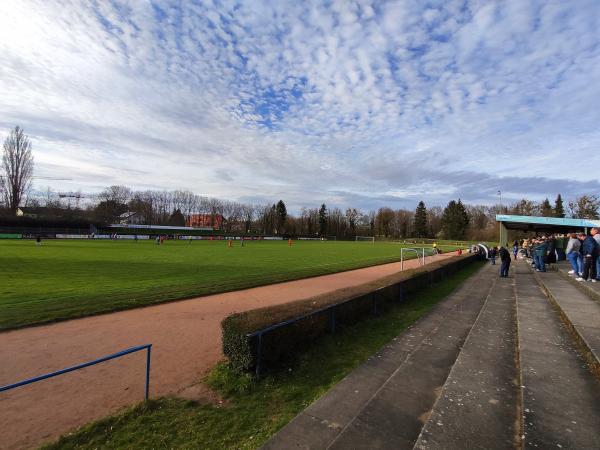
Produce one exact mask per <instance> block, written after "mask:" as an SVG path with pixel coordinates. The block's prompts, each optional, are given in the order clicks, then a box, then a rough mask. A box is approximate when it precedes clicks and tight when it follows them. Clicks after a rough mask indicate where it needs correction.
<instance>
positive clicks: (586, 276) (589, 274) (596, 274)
mask: <svg viewBox="0 0 600 450" xmlns="http://www.w3.org/2000/svg"><path fill="white" fill-rule="evenodd" d="M599 251H600V229H598V228H592V231H591V233H590V234H588V235H586V234H585V233H581V232H580V233H572V234H571V235H569V242H568V243H567V248H566V250H565V253H566V255H567V260H568V261H569V263H570V264H571V270H570V271H569V275H573V276H576V277H577V278H575V279H576V280H577V281H590V282H592V283H596V282H597V280H599V279H600V258H599V257H598V256H599V255H598V254H599Z"/></svg>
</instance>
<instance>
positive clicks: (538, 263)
mask: <svg viewBox="0 0 600 450" xmlns="http://www.w3.org/2000/svg"><path fill="white" fill-rule="evenodd" d="M547 251H548V244H547V243H546V239H544V238H542V239H540V243H539V244H538V245H536V246H535V247H534V249H533V259H534V261H535V270H536V271H537V272H545V271H546V252H547Z"/></svg>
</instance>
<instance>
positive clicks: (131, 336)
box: [0, 253, 454, 449]
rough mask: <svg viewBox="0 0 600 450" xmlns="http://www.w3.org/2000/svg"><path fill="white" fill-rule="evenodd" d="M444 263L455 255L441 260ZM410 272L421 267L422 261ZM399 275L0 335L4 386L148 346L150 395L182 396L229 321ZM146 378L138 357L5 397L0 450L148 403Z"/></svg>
mask: <svg viewBox="0 0 600 450" xmlns="http://www.w3.org/2000/svg"><path fill="white" fill-rule="evenodd" d="M453 254H454V253H452V255H453ZM445 256H451V254H448V255H441V256H437V257H436V258H440V257H445ZM431 258H433V257H429V258H427V259H429V260H431ZM405 267H406V268H407V269H408V268H414V267H416V260H410V261H407V262H405ZM399 270H400V263H392V264H384V265H380V266H373V267H367V268H364V269H357V270H352V271H348V272H341V273H337V274H331V275H324V276H320V277H314V278H307V279H303V280H297V281H290V282H285V283H279V284H275V285H269V286H262V287H257V288H252V289H245V290H242V291H236V292H229V293H224V294H216V295H210V296H206V297H198V298H195V299H189V300H181V301H177V302H171V303H164V304H161V305H156V306H149V307H144V308H139V309H132V310H128V311H121V312H115V313H110V314H104V315H100V316H93V317H87V318H82V319H74V320H69V321H66V322H59V323H55V324H51V325H44V326H39V327H31V328H25V329H21V330H15V331H8V332H4V333H0V385H5V384H9V383H14V382H16V381H19V380H22V379H25V378H29V377H32V376H36V375H40V374H42V373H46V372H49V371H54V370H58V369H62V368H64V367H68V366H71V365H75V364H78V363H81V362H84V361H88V360H91V359H94V358H97V357H100V356H104V355H106V354H109V353H114V352H116V351H119V350H122V349H125V348H127V347H131V346H135V345H141V344H147V343H151V344H153V348H152V368H151V380H150V395H151V396H152V397H158V396H162V395H167V394H176V393H178V392H181V391H182V390H184V389H186V388H188V387H190V386H191V385H194V384H196V383H198V381H199V380H200V379H201V377H202V376H203V374H205V373H206V372H207V371H208V370H209V369H210V368H211V367H212V366H214V364H216V363H217V362H218V361H219V360H220V359H221V358H222V357H223V354H222V352H221V329H220V324H221V321H222V320H223V319H224V318H225V317H226V316H228V315H229V314H232V313H234V312H240V311H245V310H249V309H254V308H258V307H263V306H268V305H275V304H280V303H287V302H290V301H293V300H299V299H302V298H307V297H311V296H313V295H318V294H322V293H325V292H331V291H334V290H337V289H340V288H343V287H348V286H355V285H358V284H362V283H366V282H369V281H372V280H375V279H377V278H381V277H384V276H387V275H390V274H392V273H395V272H398V271H399ZM144 376H145V353H143V352H140V353H136V354H132V355H128V356H126V357H123V358H119V359H117V360H113V361H109V362H106V363H102V364H99V365H96V366H92V367H89V368H86V369H83V370H80V371H76V372H71V373H69V374H66V375H62V376H59V377H56V378H53V379H49V380H44V381H41V382H38V383H35V384H32V385H28V386H24V387H20V388H17V389H14V390H12V391H9V392H4V393H0V449H23V448H32V447H37V446H39V445H40V444H41V443H43V442H45V441H48V440H51V439H55V438H57V437H58V436H60V435H61V434H64V433H65V432H67V431H69V430H71V429H73V428H75V427H78V426H81V425H83V424H85V423H88V422H90V421H92V420H95V419H99V418H101V417H103V416H106V415H108V414H111V413H114V412H115V411H117V410H118V409H119V408H120V407H123V406H127V405H131V404H133V403H136V402H138V401H140V400H142V399H143V397H144Z"/></svg>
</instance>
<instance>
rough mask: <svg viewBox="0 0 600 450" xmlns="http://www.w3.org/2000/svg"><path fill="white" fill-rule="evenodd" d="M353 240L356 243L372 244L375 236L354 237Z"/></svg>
mask: <svg viewBox="0 0 600 450" xmlns="http://www.w3.org/2000/svg"><path fill="white" fill-rule="evenodd" d="M354 240H355V241H356V242H370V243H372V244H374V243H375V236H355V237H354Z"/></svg>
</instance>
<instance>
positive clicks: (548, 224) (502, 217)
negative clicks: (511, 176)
mask: <svg viewBox="0 0 600 450" xmlns="http://www.w3.org/2000/svg"><path fill="white" fill-rule="evenodd" d="M496 221H497V222H502V224H503V225H504V226H505V227H506V228H507V229H509V230H524V231H550V230H562V231H567V230H575V229H583V228H592V227H600V220H592V219H567V218H561V217H535V216H513V215H508V214H496Z"/></svg>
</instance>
